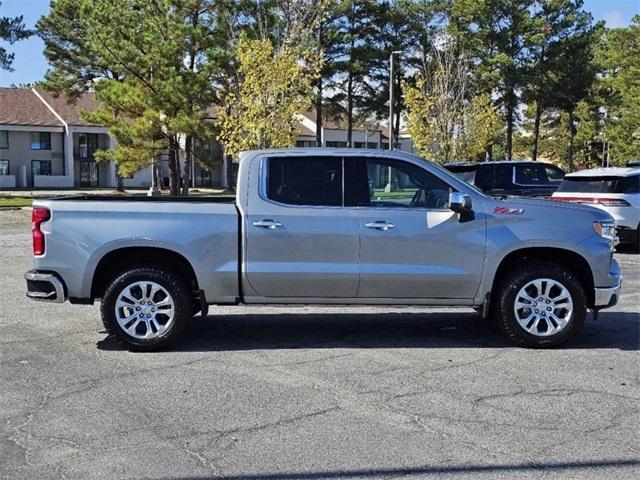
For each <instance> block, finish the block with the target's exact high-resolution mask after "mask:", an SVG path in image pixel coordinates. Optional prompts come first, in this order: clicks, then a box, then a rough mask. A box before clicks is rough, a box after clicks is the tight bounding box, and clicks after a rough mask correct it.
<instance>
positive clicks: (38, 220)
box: [31, 207, 51, 255]
mask: <svg viewBox="0 0 640 480" xmlns="http://www.w3.org/2000/svg"><path fill="white" fill-rule="evenodd" d="M50 218H51V212H50V211H49V209H48V208H40V207H35V208H34V209H33V212H32V213H31V221H32V228H31V238H32V239H33V254H34V255H44V233H42V230H40V225H41V224H42V222H46V221H47V220H49V219H50Z"/></svg>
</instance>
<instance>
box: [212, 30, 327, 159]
mask: <svg viewBox="0 0 640 480" xmlns="http://www.w3.org/2000/svg"><path fill="white" fill-rule="evenodd" d="M236 59H237V74H238V77H239V79H240V81H239V84H238V88H237V90H235V91H230V92H228V93H227V95H226V97H225V98H224V100H223V101H224V105H225V108H224V109H222V110H220V113H219V118H218V121H217V125H218V128H219V130H220V134H219V140H220V141H221V142H222V143H223V144H224V145H225V149H226V152H227V154H228V155H231V156H235V155H237V154H238V152H240V151H242V150H250V149H258V148H270V147H292V146H294V145H295V142H296V138H297V137H298V134H299V131H298V116H299V115H300V112H304V111H306V110H307V109H308V108H309V107H310V106H311V102H312V83H313V81H314V79H315V78H316V77H317V75H318V74H319V69H320V66H321V63H320V62H319V61H318V59H317V57H316V56H315V55H313V53H312V52H310V51H308V50H304V49H300V48H294V47H290V46H286V45H285V46H283V47H282V48H280V49H279V50H276V49H275V48H274V46H273V44H272V41H271V40H270V39H264V40H259V39H253V40H252V39H249V38H247V37H246V36H244V37H242V38H241V39H240V41H239V42H238V45H237V47H236Z"/></svg>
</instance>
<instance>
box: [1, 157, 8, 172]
mask: <svg viewBox="0 0 640 480" xmlns="http://www.w3.org/2000/svg"><path fill="white" fill-rule="evenodd" d="M0 175H9V160H0Z"/></svg>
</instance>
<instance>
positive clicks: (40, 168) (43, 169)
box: [31, 160, 51, 177]
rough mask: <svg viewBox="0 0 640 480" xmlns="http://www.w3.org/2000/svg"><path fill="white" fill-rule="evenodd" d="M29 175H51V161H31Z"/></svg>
mask: <svg viewBox="0 0 640 480" xmlns="http://www.w3.org/2000/svg"><path fill="white" fill-rule="evenodd" d="M31 175H32V176H34V177H35V176H36V175H51V160H31Z"/></svg>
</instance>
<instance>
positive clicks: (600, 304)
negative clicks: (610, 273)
mask: <svg viewBox="0 0 640 480" xmlns="http://www.w3.org/2000/svg"><path fill="white" fill-rule="evenodd" d="M621 290H622V277H619V278H618V283H617V285H615V286H613V287H607V288H596V289H595V301H594V307H595V308H597V309H603V308H609V307H613V306H614V305H615V304H616V303H618V299H619V298H620V291H621Z"/></svg>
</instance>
